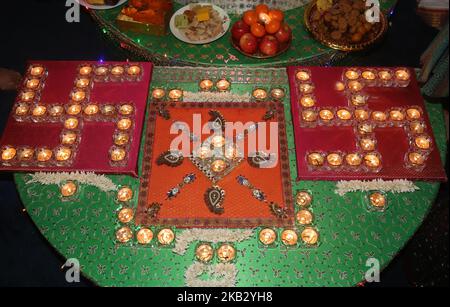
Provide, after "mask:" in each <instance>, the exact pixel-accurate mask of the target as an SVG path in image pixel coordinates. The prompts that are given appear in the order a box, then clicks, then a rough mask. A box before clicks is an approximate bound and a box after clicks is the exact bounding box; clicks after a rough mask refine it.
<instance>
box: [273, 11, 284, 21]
mask: <svg viewBox="0 0 450 307" xmlns="http://www.w3.org/2000/svg"><path fill="white" fill-rule="evenodd" d="M269 17H270V19H271V20H278V21H283V19H284V13H283V11H281V10H277V9H273V10H270V11H269Z"/></svg>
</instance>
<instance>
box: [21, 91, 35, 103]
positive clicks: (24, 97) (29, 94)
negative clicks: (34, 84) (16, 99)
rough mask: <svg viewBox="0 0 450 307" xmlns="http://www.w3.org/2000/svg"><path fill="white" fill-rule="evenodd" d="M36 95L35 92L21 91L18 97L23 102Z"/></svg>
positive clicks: (30, 99)
mask: <svg viewBox="0 0 450 307" xmlns="http://www.w3.org/2000/svg"><path fill="white" fill-rule="evenodd" d="M34 97H36V94H35V93H34V92H32V91H26V92H22V93H21V94H20V99H21V100H22V101H24V102H30V101H32V100H33V99H34Z"/></svg>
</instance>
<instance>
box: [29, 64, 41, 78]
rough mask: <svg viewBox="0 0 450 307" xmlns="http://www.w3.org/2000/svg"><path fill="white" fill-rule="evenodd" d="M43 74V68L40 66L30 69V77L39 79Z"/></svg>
mask: <svg viewBox="0 0 450 307" xmlns="http://www.w3.org/2000/svg"><path fill="white" fill-rule="evenodd" d="M44 72H45V69H44V67H43V66H40V65H36V66H32V67H31V69H30V75H32V76H33V77H41V76H42V75H43V74H44Z"/></svg>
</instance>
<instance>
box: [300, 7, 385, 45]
mask: <svg viewBox="0 0 450 307" xmlns="http://www.w3.org/2000/svg"><path fill="white" fill-rule="evenodd" d="M314 10H317V7H316V1H312V2H311V3H310V4H308V6H307V7H306V9H305V14H304V15H303V17H304V22H305V25H306V28H307V29H308V31H309V32H310V33H311V34H312V36H313V37H314V38H315V39H316V40H317V41H319V42H320V43H321V44H323V45H325V46H328V47H330V48H333V49H336V50H341V51H360V50H364V49H368V48H369V47H370V46H372V45H374V44H376V43H377V42H379V41H380V40H381V39H382V38H383V36H384V35H385V34H386V32H387V29H388V22H387V18H386V16H385V15H384V14H383V13H382V11H381V12H380V23H381V27H380V29H379V32H378V33H377V35H375V37H374V38H372V39H371V40H369V41H365V42H363V43H357V44H341V43H336V42H335V41H333V40H330V39H327V38H324V37H323V35H321V34H319V33H317V32H316V31H314V30H313V28H312V25H311V22H310V20H311V13H312V12H313V11H314Z"/></svg>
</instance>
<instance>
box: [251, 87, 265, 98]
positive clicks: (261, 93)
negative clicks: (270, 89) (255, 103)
mask: <svg viewBox="0 0 450 307" xmlns="http://www.w3.org/2000/svg"><path fill="white" fill-rule="evenodd" d="M252 96H253V98H255V99H256V100H265V99H266V98H267V91H266V90H264V89H262V88H257V89H255V90H253V93H252Z"/></svg>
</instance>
